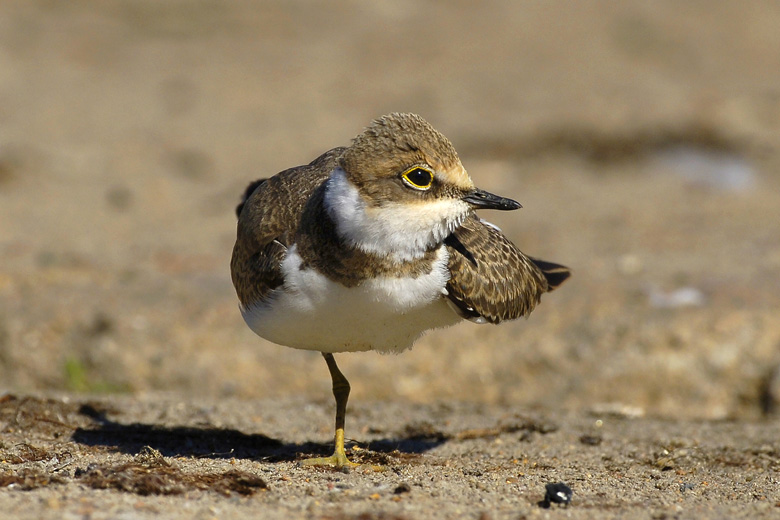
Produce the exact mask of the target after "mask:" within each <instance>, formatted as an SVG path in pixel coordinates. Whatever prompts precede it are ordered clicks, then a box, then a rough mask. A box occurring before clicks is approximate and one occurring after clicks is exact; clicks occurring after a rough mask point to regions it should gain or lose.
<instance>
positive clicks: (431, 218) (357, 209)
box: [324, 168, 470, 261]
mask: <svg viewBox="0 0 780 520" xmlns="http://www.w3.org/2000/svg"><path fill="white" fill-rule="evenodd" d="M324 202H325V209H326V211H327V212H328V215H330V217H331V218H332V219H333V221H334V222H335V223H336V232H337V233H338V234H339V236H341V237H342V238H343V239H345V240H347V241H348V242H349V243H350V244H352V245H354V246H355V247H357V248H358V249H361V250H363V251H365V252H367V253H373V254H376V255H382V256H385V255H389V256H392V257H393V258H395V259H396V260H398V261H409V260H413V259H415V258H419V257H421V256H423V255H424V254H425V252H426V251H427V250H428V249H429V248H431V247H433V246H436V245H437V244H441V243H442V242H443V241H444V239H445V238H446V237H447V236H448V235H449V234H450V233H452V232H453V231H454V230H455V229H456V228H457V227H458V226H459V225H460V224H461V223H462V222H463V219H465V218H466V216H468V214H469V211H470V208H469V205H468V204H467V203H465V202H463V201H461V200H457V199H440V200H436V201H431V202H420V203H414V204H403V203H395V202H391V203H387V204H384V205H383V206H382V207H370V206H368V205H367V204H366V202H365V200H363V198H362V197H361V195H360V193H359V192H358V190H357V188H356V187H355V186H354V185H353V184H352V183H351V182H349V179H347V175H346V173H345V172H344V170H342V169H341V168H336V169H335V170H333V173H331V175H330V178H329V179H328V181H327V185H326V187H325V199H324Z"/></svg>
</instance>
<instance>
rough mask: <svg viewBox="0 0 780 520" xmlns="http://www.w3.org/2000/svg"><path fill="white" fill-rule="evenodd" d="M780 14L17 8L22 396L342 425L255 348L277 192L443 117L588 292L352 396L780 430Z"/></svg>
mask: <svg viewBox="0 0 780 520" xmlns="http://www.w3.org/2000/svg"><path fill="white" fill-rule="evenodd" d="M778 27H780V4H778V3H776V2H772V1H764V2H762V1H755V2H711V1H690V2H684V3H680V2H675V1H659V2H644V1H639V0H637V1H628V0H627V1H624V2H620V3H615V2H610V1H604V2H577V3H572V2H563V1H548V2H534V3H518V2H513V1H510V0H505V1H501V0H494V1H486V2H480V3H478V4H477V3H473V2H441V1H435V0H427V1H404V0H401V1H389V0H388V1H373V2H358V1H333V2H313V1H305V0H277V1H263V2H259V1H242V0H237V1H233V2H220V1H217V0H167V1H165V2H159V1H157V0H101V1H94V0H93V1H88V0H74V1H69V2H58V1H54V0H25V1H6V2H2V3H0V389H2V390H9V391H17V392H30V391H49V390H53V391H61V390H67V391H76V392H92V393H103V392H148V391H165V392H173V393H186V394H188V395H195V396H199V395H201V396H222V395H236V396H242V397H248V398H261V397H281V396H300V397H301V398H303V399H310V400H315V401H317V402H330V401H331V399H332V397H331V395H330V379H329V377H328V372H327V369H326V367H325V364H324V363H323V361H322V359H321V357H320V356H319V354H317V353H311V352H300V351H295V350H292V349H287V348H283V347H279V346H276V345H273V344H271V343H268V342H266V341H264V340H261V339H259V338H258V337H256V336H254V335H253V334H252V332H251V331H249V329H248V328H247V327H246V326H245V325H244V323H243V321H242V319H241V317H240V314H239V311H238V303H237V299H236V297H235V294H234V292H233V288H232V285H231V283H230V279H229V268H228V264H229V259H230V254H231V248H232V245H233V241H234V238H235V216H234V213H233V211H234V207H235V205H236V204H237V203H238V201H239V196H240V194H241V193H242V191H243V189H244V188H245V186H246V185H247V184H248V183H249V182H250V181H252V180H254V179H256V178H259V177H266V176H270V175H272V174H274V173H276V172H278V171H280V170H282V169H284V168H287V167H291V166H295V165H299V164H304V163H307V162H309V161H310V160H312V159H313V158H315V157H316V156H317V155H319V154H320V153H321V152H323V151H325V150H327V149H329V148H332V147H335V146H340V145H346V144H348V143H349V140H350V138H352V137H353V136H354V135H355V134H357V133H358V132H360V131H361V129H362V128H363V127H364V126H365V125H367V124H368V123H369V122H370V121H371V120H372V119H373V118H375V117H377V116H379V115H382V114H384V113H387V112H391V111H411V112H417V113H419V114H421V115H422V116H423V117H425V118H426V119H428V120H429V121H430V122H431V123H432V124H433V125H434V126H435V127H436V128H437V129H439V130H440V131H442V132H443V133H444V134H445V135H447V136H448V137H449V138H450V139H451V140H452V141H453V143H454V144H455V147H456V148H457V149H458V150H459V152H460V155H461V158H462V160H463V163H464V165H465V166H466V168H467V169H468V170H469V172H470V174H471V176H472V178H473V179H474V181H475V182H476V183H477V185H479V186H480V187H482V188H484V189H487V190H489V191H493V192H496V193H499V194H502V195H505V196H509V197H512V198H515V199H517V200H519V201H520V202H521V203H522V204H523V206H524V209H522V210H520V211H518V212H512V213H508V214H504V213H494V214H490V215H483V216H487V217H488V218H489V219H490V220H491V221H493V222H495V223H497V224H498V225H500V226H501V227H502V228H503V230H504V231H505V232H506V233H507V234H508V235H509V236H510V237H511V238H512V239H513V240H514V241H515V242H516V243H517V244H518V245H519V246H520V247H521V249H523V250H524V251H526V252H527V253H529V254H532V255H534V256H538V257H540V258H543V259H548V260H552V261H556V262H560V263H563V264H566V265H568V266H570V267H571V268H572V269H573V270H574V277H573V278H572V279H571V281H569V282H568V283H567V284H566V285H564V286H563V287H562V288H561V289H560V290H559V291H556V292H554V293H551V294H549V295H546V296H545V298H544V299H543V302H542V305H541V306H540V307H539V308H538V309H537V310H536V311H535V312H534V314H533V315H532V316H531V317H530V318H529V319H527V320H519V321H518V322H514V323H510V324H506V325H502V326H500V327H493V326H487V325H483V326H477V325H474V324H470V323H464V324H461V325H458V326H456V327H454V328H451V329H447V330H443V331H436V332H433V333H430V334H428V335H427V336H425V337H424V338H423V339H422V340H421V341H419V342H418V344H417V345H416V347H415V348H414V349H413V350H412V351H410V352H407V353H404V354H403V355H400V356H380V355H378V354H374V353H365V354H349V355H343V356H340V357H338V359H339V363H340V365H341V368H342V370H343V371H344V373H345V374H346V375H347V377H348V378H349V379H350V381H351V382H352V387H353V394H352V395H353V399H355V400H360V401H362V402H364V403H366V402H369V401H371V400H376V399H381V400H400V401H404V402H432V401H438V400H462V401H475V402H484V403H491V404H502V405H505V406H507V407H518V408H521V407H537V406H548V407H556V408H572V409H575V408H576V409H593V410H600V411H604V410H607V411H609V410H613V411H615V412H617V413H626V414H647V415H657V416H667V417H696V418H726V417H737V418H755V417H759V416H761V415H762V414H771V413H775V412H776V411H777V408H778V407H780V402H779V401H780V174H779V173H778V171H779V170H780V66H779V65H780V31H779V30H778Z"/></svg>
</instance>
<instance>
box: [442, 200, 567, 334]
mask: <svg viewBox="0 0 780 520" xmlns="http://www.w3.org/2000/svg"><path fill="white" fill-rule="evenodd" d="M445 244H446V246H447V249H448V250H449V253H450V259H449V269H450V273H451V277H450V281H449V283H448V284H447V291H448V293H449V295H448V296H449V298H450V300H451V301H452V303H453V304H455V306H456V307H457V308H458V309H459V310H460V311H461V313H462V315H463V316H464V317H466V318H469V319H480V318H482V319H484V320H486V321H488V322H490V323H499V322H501V321H504V320H513V319H516V318H519V317H520V316H526V315H528V314H530V312H531V311H532V310H534V307H536V305H537V304H538V303H539V300H540V299H541V297H542V294H543V293H545V292H547V291H551V290H553V289H554V288H556V287H557V286H558V285H560V284H561V283H563V281H564V280H565V279H566V278H568V276H569V270H568V269H567V268H565V267H563V266H560V265H558V264H553V263H551V262H542V261H537V260H534V259H532V258H530V257H528V256H526V255H525V254H523V253H522V252H521V251H520V250H519V249H517V247H516V246H515V245H514V244H513V243H512V242H510V241H509V239H507V238H506V237H505V236H504V235H503V234H502V233H501V232H500V231H499V230H498V229H496V228H495V227H493V226H490V225H487V224H485V223H483V222H482V221H481V220H479V218H477V217H476V215H473V216H471V217H469V218H468V219H466V221H465V222H464V223H463V225H462V226H461V227H459V228H458V229H457V230H455V232H454V233H453V234H452V235H450V236H449V237H448V238H447V240H446V241H445ZM548 273H549V275H550V276H551V277H553V279H550V278H549V277H548Z"/></svg>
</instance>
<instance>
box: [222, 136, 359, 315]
mask: <svg viewBox="0 0 780 520" xmlns="http://www.w3.org/2000/svg"><path fill="white" fill-rule="evenodd" d="M343 151H344V149H343V148H334V149H333V150H330V151H328V152H326V153H324V154H323V155H321V156H320V157H318V158H317V159H315V160H314V161H312V162H311V163H310V164H307V165H305V166H298V167H296V168H290V169H289V170H285V171H283V172H281V173H278V174H276V175H274V176H273V177H271V178H269V179H261V180H258V181H255V182H253V183H252V184H250V185H249V187H248V188H247V189H246V192H245V193H244V198H243V200H242V201H241V203H240V204H239V205H238V207H237V208H236V213H237V214H238V233H237V238H236V245H235V246H234V247H233V258H232V259H231V262H230V273H231V277H232V279H233V285H234V286H235V288H236V293H237V294H238V298H239V300H240V301H241V304H242V305H243V306H245V307H246V306H248V305H250V304H252V303H255V302H258V301H262V300H263V299H265V298H267V297H268V294H269V293H270V292H271V291H272V290H273V289H275V288H276V287H278V286H280V285H281V284H282V283H284V276H283V275H282V270H281V263H282V260H284V257H285V255H286V254H287V245H288V240H289V238H290V237H291V236H292V235H293V234H295V231H296V229H297V228H298V225H299V224H300V215H301V213H302V210H303V207H304V205H305V204H306V201H307V200H309V197H311V195H312V193H313V192H314V190H315V189H317V187H318V186H320V185H321V184H322V183H323V182H325V180H327V178H328V176H329V175H330V173H331V172H332V171H333V169H334V168H335V167H336V166H337V161H338V158H339V156H341V153H342V152H343Z"/></svg>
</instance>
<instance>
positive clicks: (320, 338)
mask: <svg viewBox="0 0 780 520" xmlns="http://www.w3.org/2000/svg"><path fill="white" fill-rule="evenodd" d="M447 261H448V253H447V250H446V248H444V247H442V248H440V249H439V250H438V251H437V255H436V261H435V262H434V263H433V267H432V269H431V270H430V272H428V273H427V274H421V275H418V276H391V275H388V274H384V275H382V276H377V277H370V278H366V279H364V280H363V281H362V282H361V283H360V284H358V285H356V286H351V287H347V286H345V285H344V284H341V283H339V282H337V281H334V280H331V279H329V278H328V277H327V276H325V275H323V274H322V273H320V272H319V271H317V270H316V269H313V268H305V267H304V268H302V262H301V258H300V257H299V255H298V252H297V248H296V246H292V247H291V248H290V249H289V251H288V255H287V257H286V258H285V260H284V262H283V264H282V270H283V271H284V276H285V282H284V284H283V286H281V287H280V288H278V289H276V290H275V291H274V293H273V294H272V296H271V297H270V298H269V299H267V300H266V301H264V302H261V303H258V304H255V305H251V306H249V307H248V308H246V309H243V315H244V319H245V320H246V322H247V324H248V325H249V327H250V328H251V329H252V330H253V331H255V333H257V334H258V335H259V336H261V337H263V338H265V339H268V340H269V341H272V342H274V343H278V344H281V345H285V346H289V347H293V348H301V349H307V350H319V351H322V352H346V351H360V350H377V351H382V352H400V351H403V350H405V349H407V348H409V347H411V346H412V344H413V343H414V341H415V340H416V339H417V338H418V337H419V336H420V335H421V334H422V333H423V332H425V331H426V330H428V329H432V328H437V327H443V326H448V325H452V324H454V323H457V322H458V321H459V320H460V317H459V316H458V315H457V314H456V313H454V312H453V311H452V310H451V309H450V307H449V305H448V304H447V299H446V298H445V295H446V290H445V286H446V284H447V281H448V280H449V271H448V270H447Z"/></svg>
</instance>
